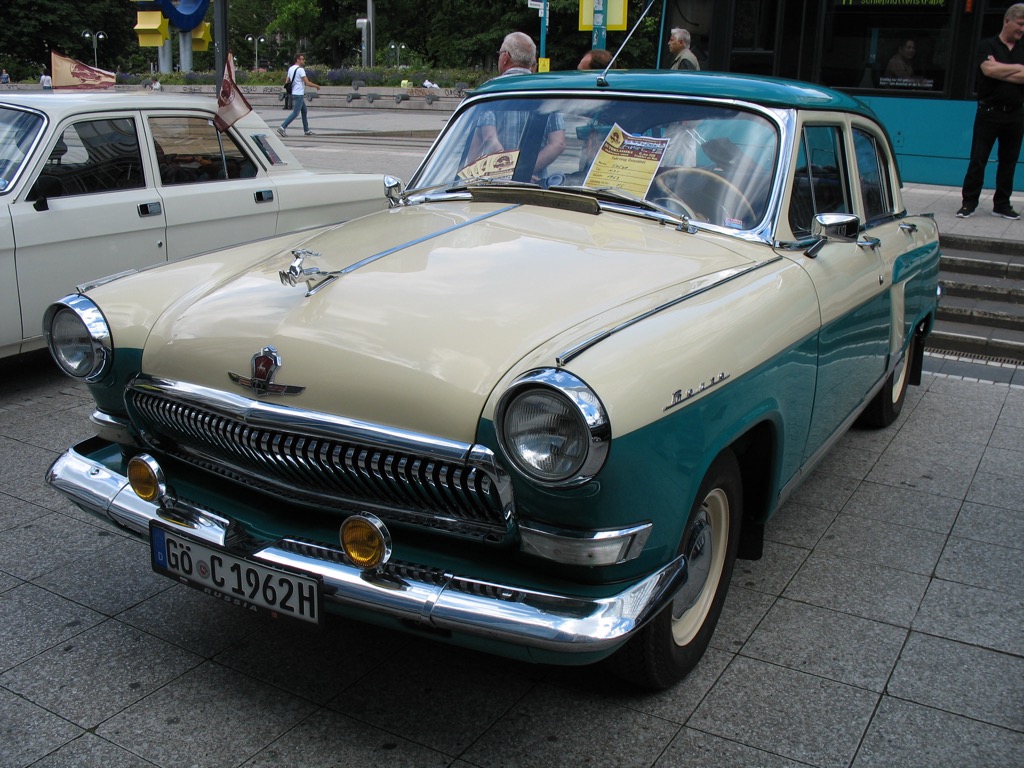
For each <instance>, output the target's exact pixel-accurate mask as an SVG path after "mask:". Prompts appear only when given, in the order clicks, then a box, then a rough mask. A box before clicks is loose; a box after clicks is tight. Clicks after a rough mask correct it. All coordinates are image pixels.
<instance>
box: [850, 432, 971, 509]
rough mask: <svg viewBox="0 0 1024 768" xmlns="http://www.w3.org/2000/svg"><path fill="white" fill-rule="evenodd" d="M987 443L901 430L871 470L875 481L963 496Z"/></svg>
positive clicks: (957, 497) (944, 494) (870, 474)
mask: <svg viewBox="0 0 1024 768" xmlns="http://www.w3.org/2000/svg"><path fill="white" fill-rule="evenodd" d="M984 450H985V448H984V445H980V444H977V443H959V442H956V441H947V440H946V439H944V438H941V439H940V438H936V437H931V436H925V435H919V436H909V435H904V434H903V433H901V434H900V435H898V436H897V437H896V439H895V440H893V442H892V444H891V445H890V446H889V447H888V448H886V450H885V453H884V454H883V456H882V458H881V460H880V461H879V462H878V464H877V465H875V468H874V469H872V470H871V472H870V473H868V476H867V478H866V479H867V480H868V481H869V482H872V483H879V484H882V485H891V486H893V487H896V488H909V489H912V490H918V491H924V492H925V493H932V494H935V495H938V496H950V497H952V498H955V499H963V498H964V497H965V496H966V495H967V490H968V488H970V485H971V480H972V479H973V478H974V473H975V472H976V471H977V469H978V464H979V463H980V462H981V456H982V454H983V453H984Z"/></svg>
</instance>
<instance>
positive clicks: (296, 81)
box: [277, 53, 320, 136]
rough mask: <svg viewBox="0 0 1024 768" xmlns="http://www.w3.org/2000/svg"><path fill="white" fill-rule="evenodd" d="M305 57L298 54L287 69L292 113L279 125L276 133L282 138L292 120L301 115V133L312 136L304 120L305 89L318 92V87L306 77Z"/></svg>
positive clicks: (306, 121)
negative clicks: (312, 89)
mask: <svg viewBox="0 0 1024 768" xmlns="http://www.w3.org/2000/svg"><path fill="white" fill-rule="evenodd" d="M305 64H306V57H305V55H304V54H301V53H300V54H298V55H296V57H295V63H294V64H292V65H291V66H290V67H289V68H288V82H287V83H286V87H289V88H290V89H291V95H292V111H291V114H290V115H288V117H287V118H286V119H285V121H284V122H283V123H281V127H280V128H278V129H277V132H278V133H279V134H281V135H282V136H287V135H288V133H287V130H288V126H289V125H291V123H292V120H294V119H295V118H296V117H298V116H299V113H301V114H302V132H303V133H305V134H306V135H307V136H313V135H314V134H313V131H311V130H309V120H308V119H307V118H306V98H305V96H306V87H307V86H308V87H310V88H316V89H317V90H318V91H319V90H320V86H319V85H317V84H316V83H314V82H313V81H312V80H310V79H309V78H308V77H306V69H305Z"/></svg>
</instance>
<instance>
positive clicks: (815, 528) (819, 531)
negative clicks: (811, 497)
mask: <svg viewBox="0 0 1024 768" xmlns="http://www.w3.org/2000/svg"><path fill="white" fill-rule="evenodd" d="M835 518H836V513H835V512H833V511H832V510H828V509H822V508H820V507H809V506H807V505H806V504H800V503H799V502H795V501H787V502H786V503H785V504H784V505H783V506H782V507H781V508H780V509H779V510H778V511H777V512H776V513H775V514H774V515H772V518H771V519H770V520H769V521H768V525H767V526H766V527H765V532H764V535H765V538H766V539H769V540H771V541H777V542H779V543H780V544H788V545H789V546H791V547H800V548H802V549H807V550H810V549H814V545H815V544H817V543H818V540H819V539H821V537H822V536H823V535H824V533H825V531H826V530H828V527H829V525H831V524H832V521H833V520H835Z"/></svg>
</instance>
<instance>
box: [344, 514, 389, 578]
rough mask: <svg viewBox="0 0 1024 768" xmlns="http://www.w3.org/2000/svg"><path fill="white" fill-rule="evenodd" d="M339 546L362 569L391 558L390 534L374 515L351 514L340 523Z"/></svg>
mask: <svg viewBox="0 0 1024 768" xmlns="http://www.w3.org/2000/svg"><path fill="white" fill-rule="evenodd" d="M340 538H341V548H342V550H343V551H344V552H345V554H346V555H347V556H348V559H349V560H351V561H352V564H353V565H354V566H356V567H357V568H361V569H363V570H373V569H375V568H380V567H381V566H382V565H384V564H385V563H387V561H388V560H389V559H390V558H391V534H390V533H388V529H387V528H386V527H385V526H384V523H382V522H381V521H380V519H379V518H377V517H375V516H374V515H371V514H368V513H363V514H360V515H353V516H352V517H350V518H349V519H348V520H346V521H345V522H344V523H342V524H341V535H340Z"/></svg>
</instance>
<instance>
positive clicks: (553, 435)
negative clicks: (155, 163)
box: [45, 71, 939, 687]
mask: <svg viewBox="0 0 1024 768" xmlns="http://www.w3.org/2000/svg"><path fill="white" fill-rule="evenodd" d="M388 195H389V198H390V201H391V207H390V208H389V209H388V210H386V211H382V212H378V213H374V214H371V215H369V216H366V217H363V218H361V219H357V220H354V221H350V222H347V223H344V224H340V225H338V226H334V227H328V228H325V229H320V230H315V231H308V232H304V233H302V234H300V235H297V236H296V235H293V236H286V237H278V238H275V239H268V240H263V241H261V242H259V243H254V244H249V245H245V246H242V247H237V248H233V249H230V250H224V251H220V252H217V253H212V254H209V255H204V256H199V257H195V258H191V259H186V260H184V261H181V262H179V263H176V264H170V265H166V266H162V267H159V268H154V269H149V270H144V271H140V272H138V273H136V274H133V275H131V276H127V277H120V278H118V279H116V280H112V281H110V282H107V283H105V284H98V285H95V286H93V287H91V288H89V289H88V290H85V291H81V292H79V293H76V294H72V295H69V296H67V297H65V298H64V299H62V300H60V301H58V302H56V303H55V304H53V306H51V307H50V309H49V310H48V312H47V315H46V320H45V332H46V336H47V339H48V343H49V346H50V349H51V351H52V353H53V355H54V357H55V359H56V361H57V363H58V364H59V365H60V367H61V368H62V369H63V370H64V371H65V372H66V373H68V374H69V375H70V376H72V377H75V378H77V379H80V380H84V381H85V382H87V383H88V385H89V387H90V388H91V390H92V393H93V395H94V397H95V400H96V409H95V412H94V415H93V417H92V422H93V426H94V427H95V432H96V435H95V437H93V438H91V439H89V440H86V441H85V442H83V443H81V444H80V445H77V446H75V447H74V448H72V449H71V450H69V451H67V452H66V453H65V454H64V455H63V456H62V457H61V458H60V459H59V460H58V461H56V463H55V464H54V465H53V467H52V468H51V470H50V471H49V474H48V481H49V482H50V483H51V484H52V485H53V487H55V488H57V489H58V490H60V491H62V492H63V493H65V494H66V495H67V496H68V497H70V498H71V499H72V500H74V501H75V502H76V503H78V504H80V505H81V506H82V507H84V508H86V509H88V510H91V511H93V512H95V513H97V514H99V515H101V516H102V517H104V518H106V519H108V520H111V521H113V522H115V523H116V524H118V525H120V526H123V527H124V528H126V529H128V530H131V531H134V532H136V533H138V534H140V535H142V536H144V537H147V538H148V539H149V541H150V542H151V548H152V560H153V565H154V567H155V568H156V569H157V570H158V571H160V572H161V573H164V574H166V575H168V576H170V577H172V578H175V579H177V580H179V581H181V582H183V583H185V584H188V585H190V586H193V587H196V588H198V589H201V590H203V591H205V592H207V593H209V594H212V595H215V596H217V597H220V598H223V599H226V600H229V601H232V602H235V603H237V604H239V605H242V606H244V607H247V608H251V609H263V610H266V611H270V612H272V613H273V614H274V615H277V616H281V617H288V618H291V619H294V620H296V621H301V622H307V623H312V624H319V623H321V622H323V621H324V620H325V614H340V615H343V616H346V617H352V618H356V619H361V620H366V621H372V622H377V623H381V624H384V625H387V626H391V627H394V628H396V629H406V630H412V631H414V632H417V633H419V634H420V635H421V636H423V637H430V638H437V639H441V640H445V641H450V642H453V643H457V644H462V645H465V646H470V647H474V648H479V649H484V650H487V651H491V652H494V653H499V654H506V655H510V656H514V657H518V658H523V659H529V660H533V661H536V662H542V663H558V664H587V663H591V662H596V661H599V660H603V659H608V660H609V662H610V664H611V665H613V667H614V668H615V669H616V670H617V671H618V673H619V674H621V675H623V676H624V677H626V678H627V679H629V680H632V681H634V682H636V683H637V684H640V685H644V686H651V687H664V686H667V685H671V684H672V683H674V682H675V681H677V680H678V679H680V678H681V677H682V676H684V675H685V674H686V673H687V672H688V671H689V670H691V669H692V668H693V667H694V665H695V664H696V663H697V662H698V660H699V659H700V657H701V655H702V654H703V652H704V650H705V648H706V647H707V645H708V641H709V640H710V638H711V635H712V633H713V632H714V629H715V625H716V622H717V621H718V617H719V614H720V612H721V609H722V604H723V602H724V600H725V596H726V591H727V589H728V586H729V581H730V577H731V575H732V572H733V565H734V562H735V560H736V558H738V557H740V558H756V557H758V556H759V555H760V553H761V548H762V538H763V532H764V526H765V522H766V521H767V520H768V518H769V517H770V516H771V515H772V513H773V512H774V511H775V510H776V509H777V508H778V506H779V505H780V503H781V502H782V501H783V500H784V499H785V498H786V497H787V496H788V495H789V494H790V493H791V492H792V491H793V489H794V488H795V487H796V486H797V485H798V484H799V483H800V481H801V480H802V479H803V478H805V477H806V476H807V475H808V473H809V472H810V471H811V470H812V469H813V468H814V466H815V465H816V463H817V462H818V461H819V460H820V459H821V458H822V456H823V455H824V454H825V453H826V452H827V451H828V449H829V448H830V446H832V445H833V444H834V443H835V441H836V440H837V439H838V438H839V437H840V436H841V435H842V434H843V433H844V431H845V430H846V429H847V428H848V427H850V426H851V425H852V424H853V423H854V422H855V421H858V420H859V421H860V422H861V423H863V424H866V425H868V426H875V427H883V426H886V425H888V424H890V423H891V422H893V421H894V420H895V419H896V418H897V417H898V415H899V413H900V410H901V407H902V405H903V401H904V396H905V393H906V388H907V386H908V384H914V383H917V382H918V381H919V377H920V374H921V361H922V350H923V343H924V338H925V336H926V334H927V333H928V332H929V330H930V328H931V325H932V322H933V317H934V314H935V310H936V304H937V275H938V262H939V247H938V233H937V231H936V227H935V223H934V220H933V219H932V218H931V217H930V216H926V215H923V216H922V215H910V214H908V212H907V211H906V210H905V209H904V206H903V203H902V200H901V196H900V181H899V173H898V170H897V167H896V163H895V158H894V155H893V151H892V147H891V146H890V143H889V140H888V138H887V136H886V133H885V130H884V129H883V128H882V127H881V126H880V125H879V123H878V122H877V120H876V119H875V118H874V116H873V115H872V113H871V112H870V111H869V110H868V109H866V108H865V107H864V106H863V105H861V104H860V103H859V102H857V101H856V100H854V99H852V98H850V97H848V96H845V95H843V94H840V93H836V92H833V91H829V90H826V89H823V88H820V87H817V86H813V85H807V84H801V83H787V82H781V81H775V80H768V79H757V78H752V77H739V76H729V75H725V74H716V73H708V74H703V73H690V72H687V73H664V72H658V73H654V72H615V71H613V72H610V73H608V74H607V75H606V76H604V77H601V76H599V75H598V74H597V73H584V72H580V73H563V74H545V75H538V76H520V77H504V78H498V79H496V80H493V81H491V82H490V83H488V84H486V85H484V86H483V87H481V88H480V89H478V90H477V91H476V92H475V93H474V94H473V95H472V96H471V97H470V98H468V99H466V100H465V102H463V104H462V105H461V106H460V107H459V108H458V110H457V112H456V114H455V115H454V116H453V118H452V120H451V121H450V122H449V124H448V126H447V127H446V129H445V130H444V131H443V133H442V134H441V135H440V136H439V137H438V139H437V141H436V142H435V144H434V146H433V147H432V149H431V150H430V152H429V154H428V156H427V157H426V159H425V160H424V161H423V163H422V165H421V166H420V168H419V169H418V171H417V172H416V174H415V176H414V177H413V178H412V180H411V183H410V184H409V185H408V187H406V188H402V187H401V186H400V185H399V184H398V183H397V182H394V183H391V184H389V186H388ZM169 620H173V617H169Z"/></svg>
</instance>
